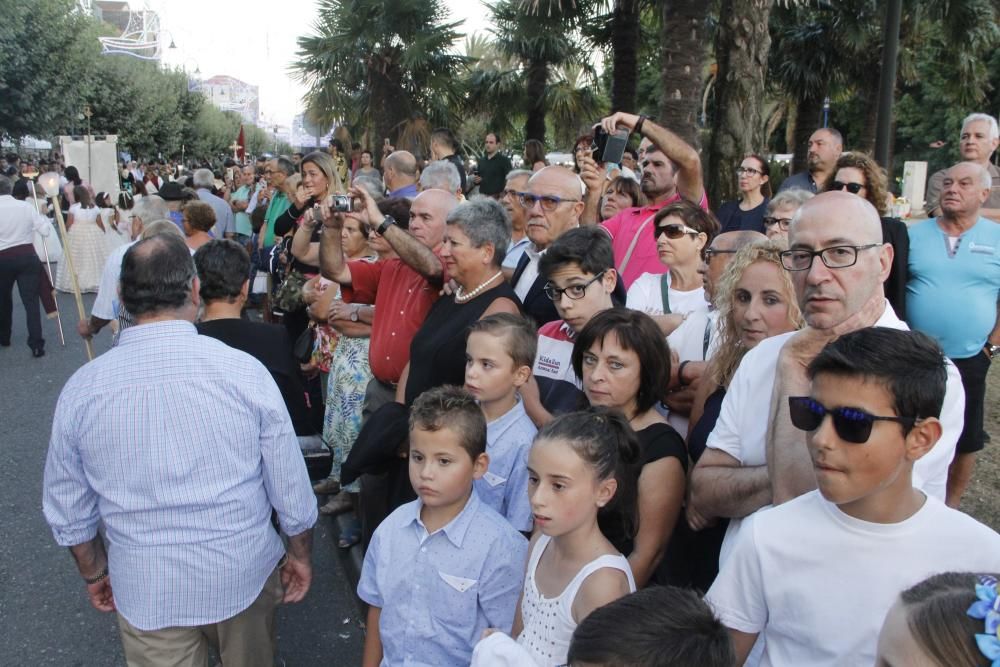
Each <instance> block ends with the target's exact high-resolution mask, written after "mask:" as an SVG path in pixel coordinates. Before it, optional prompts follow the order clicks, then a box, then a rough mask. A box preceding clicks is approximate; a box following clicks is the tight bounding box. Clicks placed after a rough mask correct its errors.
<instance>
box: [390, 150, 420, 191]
mask: <svg viewBox="0 0 1000 667" xmlns="http://www.w3.org/2000/svg"><path fill="white" fill-rule="evenodd" d="M382 169H383V171H384V172H385V173H384V174H383V176H384V178H385V184H386V187H388V188H389V190H398V189H400V188H404V187H406V186H407V185H413V184H414V183H416V182H417V158H415V157H413V153H411V152H409V151H395V152H393V153H390V154H389V155H388V156H387V157H386V158H385V160H383V161H382Z"/></svg>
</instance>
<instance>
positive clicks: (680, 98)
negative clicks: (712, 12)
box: [660, 0, 710, 148]
mask: <svg viewBox="0 0 1000 667" xmlns="http://www.w3.org/2000/svg"><path fill="white" fill-rule="evenodd" d="M709 8H710V3H708V2H705V0H669V2H664V3H662V14H661V16H662V18H661V23H660V48H661V49H662V69H661V72H662V75H661V80H662V84H663V90H662V91H661V92H662V95H661V97H660V120H661V121H662V122H663V123H664V124H665V125H666V127H668V128H670V129H671V130H672V131H673V132H675V133H676V134H677V135H679V136H680V137H681V138H682V139H684V140H685V141H687V142H688V143H689V144H691V145H692V146H694V147H695V148H699V147H700V146H701V138H700V137H699V131H698V115H699V113H700V111H701V93H702V84H703V82H704V80H705V67H706V64H707V63H706V59H707V56H708V44H709V39H710V34H709V31H708V25H709V22H708V11H709Z"/></svg>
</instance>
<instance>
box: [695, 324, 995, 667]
mask: <svg viewBox="0 0 1000 667" xmlns="http://www.w3.org/2000/svg"><path fill="white" fill-rule="evenodd" d="M807 375H808V377H809V380H810V383H811V384H810V390H809V395H808V396H793V397H790V398H789V399H788V405H789V412H790V415H791V420H792V423H793V424H794V425H795V427H796V428H798V429H800V430H803V431H805V432H806V444H807V448H808V451H809V456H810V459H811V461H812V467H813V471H814V473H815V475H816V481H817V484H818V489H817V490H816V491H811V492H809V493H807V494H805V495H802V496H799V497H798V498H796V499H794V500H791V501H789V502H787V503H785V504H783V505H781V506H779V507H775V508H773V509H769V510H765V511H762V512H759V513H757V514H756V515H754V517H753V518H752V519H751V520H749V521H746V522H744V525H743V528H742V530H741V532H740V535H739V537H738V539H737V541H736V544H735V546H734V548H733V551H732V553H731V555H730V557H729V559H728V560H727V561H726V563H725V565H724V566H723V568H722V570H721V571H720V573H719V577H718V579H716V581H715V583H714V584H713V585H712V588H711V589H710V590H709V592H708V595H707V596H706V600H707V601H708V602H709V604H711V605H712V607H713V608H714V609H715V611H716V613H717V614H718V615H719V617H720V619H721V620H722V622H723V623H724V624H725V625H726V626H727V627H728V628H729V630H730V634H731V636H732V638H733V642H734V645H735V648H736V653H737V662H736V664H743V661H744V660H745V659H746V657H747V655H748V654H749V652H750V649H751V648H752V647H753V645H754V643H755V641H756V640H757V639H758V637H762V638H763V640H764V649H763V656H762V660H761V663H760V664H761V665H796V666H797V665H810V666H811V667H822V666H824V665H830V666H833V665H871V664H874V663H875V653H876V644H877V640H878V632H879V628H880V627H881V623H882V620H883V619H884V617H885V614H886V612H887V611H888V609H889V607H891V606H892V604H893V601H894V599H895V597H896V596H897V595H898V594H899V592H900V591H901V590H903V589H906V588H908V587H910V586H912V585H913V584H915V583H917V582H919V581H921V580H923V579H924V578H926V577H927V576H929V575H932V574H935V573H938V572H945V571H952V570H955V571H971V572H991V571H996V569H997V568H998V567H1000V535H997V533H995V532H994V531H992V530H991V529H989V528H988V527H986V526H984V525H982V524H980V523H978V522H977V521H975V520H974V519H972V518H971V517H969V516H967V515H965V514H963V513H961V512H958V511H957V510H953V509H950V508H948V507H947V506H946V505H944V503H942V502H941V501H940V500H938V499H935V498H933V497H931V496H928V495H926V494H925V493H924V492H922V491H920V490H918V489H916V488H914V486H913V480H912V472H913V464H914V463H915V462H916V461H917V460H919V459H920V458H921V457H922V456H924V455H925V454H926V453H927V452H929V451H930V450H931V448H932V447H933V446H934V443H935V442H937V440H938V438H939V437H940V436H941V422H940V419H939V417H940V415H941V409H942V406H943V404H944V397H945V387H946V384H947V369H946V361H945V358H944V355H943V354H942V352H941V350H940V348H939V347H938V346H937V344H936V343H934V342H933V341H932V340H931V339H930V338H928V337H927V336H925V335H923V334H920V333H917V332H910V331H901V330H898V329H890V328H883V327H869V328H865V329H861V330H859V331H856V332H853V333H849V334H846V335H844V336H842V337H840V338H838V339H837V340H836V341H834V342H832V343H830V344H829V345H827V346H826V347H825V348H824V349H823V350H822V351H821V352H820V353H819V354H818V355H817V356H816V357H815V358H814V359H813V361H812V362H811V363H810V364H809V366H808V370H807Z"/></svg>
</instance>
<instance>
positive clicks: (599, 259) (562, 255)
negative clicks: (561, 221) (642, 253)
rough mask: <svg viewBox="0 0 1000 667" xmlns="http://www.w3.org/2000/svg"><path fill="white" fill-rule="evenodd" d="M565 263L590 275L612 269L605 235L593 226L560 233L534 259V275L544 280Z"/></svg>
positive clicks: (613, 254)
mask: <svg viewBox="0 0 1000 667" xmlns="http://www.w3.org/2000/svg"><path fill="white" fill-rule="evenodd" d="M567 264H577V265H578V266H579V267H580V270H581V271H583V272H584V273H589V274H590V275H592V276H596V275H597V274H599V273H601V272H602V271H607V270H608V269H613V268H615V252H614V250H613V249H612V248H611V238H610V237H609V236H608V234H607V232H605V231H604V230H603V229H601V228H600V227H597V226H587V227H576V228H575V229H570V230H568V231H566V232H564V233H563V234H562V235H561V236H560V237H559V238H557V239H556V240H555V241H553V242H552V245H550V246H549V249H548V250H546V251H545V254H544V255H542V258H541V259H540V260H538V272H539V273H540V274H541V275H542V276H543V277H544V278H545V279H546V280H548V279H549V278H550V277H551V276H552V274H553V273H555V272H556V271H557V270H559V269H561V268H562V267H564V266H566V265H567Z"/></svg>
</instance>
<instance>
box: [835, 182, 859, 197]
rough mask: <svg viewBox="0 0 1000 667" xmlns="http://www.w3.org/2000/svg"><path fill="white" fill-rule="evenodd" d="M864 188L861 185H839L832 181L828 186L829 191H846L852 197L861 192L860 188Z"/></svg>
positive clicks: (839, 183)
mask: <svg viewBox="0 0 1000 667" xmlns="http://www.w3.org/2000/svg"><path fill="white" fill-rule="evenodd" d="M863 187H865V186H864V185H862V184H861V183H841V182H840V181H834V182H833V183H831V184H830V189H831V190H847V191H848V192H850V193H851V194H852V195H856V194H858V193H859V192H861V188H863Z"/></svg>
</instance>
